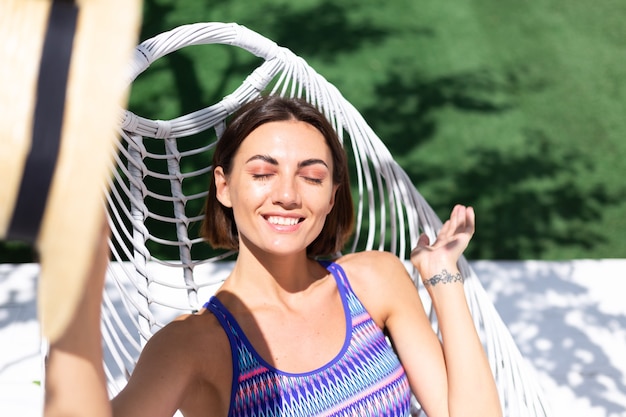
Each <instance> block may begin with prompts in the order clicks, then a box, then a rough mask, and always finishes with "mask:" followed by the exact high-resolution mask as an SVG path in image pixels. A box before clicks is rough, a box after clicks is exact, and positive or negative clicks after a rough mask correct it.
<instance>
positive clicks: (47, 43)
mask: <svg viewBox="0 0 626 417" xmlns="http://www.w3.org/2000/svg"><path fill="white" fill-rule="evenodd" d="M77 18H78V7H77V6H76V4H75V2H74V1H72V0H54V1H53V2H52V7H51V9H50V16H49V17H48V27H47V30H46V37H45V40H44V44H43V51H42V55H41V63H40V65H39V78H38V80H37V96H36V97H35V100H36V102H35V113H34V117H33V137H32V142H31V149H30V153H29V154H28V157H27V159H26V164H25V168H24V173H23V177H22V182H21V183H20V190H19V193H18V197H17V201H16V203H15V207H14V209H13V217H12V219H11V222H10V224H9V229H8V232H7V239H18V240H24V241H26V242H29V243H34V241H35V239H36V238H37V235H38V234H39V229H40V227H41V221H42V218H43V214H44V211H45V207H46V202H47V200H48V193H49V191H50V184H51V183H52V177H53V174H54V168H55V166H56V163H57V158H58V154H59V148H60V142H61V129H62V127H63V115H64V112H65V94H66V89H67V79H68V73H69V67H70V61H71V58H72V47H73V43H74V34H75V32H76V22H77Z"/></svg>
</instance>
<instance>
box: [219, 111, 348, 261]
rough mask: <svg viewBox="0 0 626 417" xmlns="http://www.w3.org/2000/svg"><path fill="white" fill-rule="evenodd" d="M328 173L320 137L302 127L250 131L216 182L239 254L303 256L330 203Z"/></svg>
mask: <svg viewBox="0 0 626 417" xmlns="http://www.w3.org/2000/svg"><path fill="white" fill-rule="evenodd" d="M332 169H333V166H332V154H331V151H330V148H329V147H328V145H327V144H326V140H325V139H324V136H323V135H322V134H321V133H320V132H319V131H318V130H317V129H315V128H314V127H313V126H311V125H309V124H307V123H305V122H300V121H295V120H290V121H281V122H270V123H266V124H263V125H261V126H259V127H258V128H257V129H255V130H254V131H252V133H250V135H249V136H248V137H247V138H246V139H245V140H244V141H243V143H242V144H241V147H240V148H239V150H238V151H237V153H236V154H235V157H234V160H233V165H232V172H231V173H230V175H229V176H228V178H224V179H223V181H220V179H219V178H218V179H217V181H218V198H219V199H220V202H222V204H224V205H226V206H229V207H232V209H233V214H234V217H235V222H236V223H237V229H238V231H239V239H240V250H242V249H244V248H245V247H248V248H251V247H255V248H258V249H261V250H263V251H266V252H268V253H277V254H278V253H280V254H287V253H296V252H304V251H306V247H307V246H308V245H309V244H310V243H311V242H312V241H313V240H314V239H315V238H316V237H317V236H318V235H319V233H320V232H321V230H322V227H323V226H324V221H325V219H326V216H327V215H328V213H329V212H330V210H331V209H332V207H333V204H334V196H335V191H336V188H337V187H336V185H334V184H333V182H332ZM218 174H219V171H218ZM218 176H221V175H218ZM220 184H221V185H220Z"/></svg>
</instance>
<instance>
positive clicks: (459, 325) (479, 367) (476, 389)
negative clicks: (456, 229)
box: [425, 267, 501, 417]
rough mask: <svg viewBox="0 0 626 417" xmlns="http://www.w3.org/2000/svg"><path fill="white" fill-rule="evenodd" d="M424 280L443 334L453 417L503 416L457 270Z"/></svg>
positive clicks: (449, 398)
mask: <svg viewBox="0 0 626 417" xmlns="http://www.w3.org/2000/svg"><path fill="white" fill-rule="evenodd" d="M427 276H428V277H429V278H427V279H425V284H426V288H427V289H428V292H429V294H430V296H431V299H432V301H433V307H434V308H435V312H436V314H437V320H438V324H439V328H440V330H441V336H442V342H443V343H442V345H443V353H444V359H445V364H446V375H447V380H448V404H449V414H450V416H451V417H456V416H464V417H469V416H480V417H485V416H500V415H501V407H500V403H499V399H498V394H497V389H496V386H495V382H494V379H493V375H492V373H491V370H490V367H489V362H488V360H487V356H486V354H485V351H484V349H483V346H482V343H481V341H480V339H479V337H478V334H477V332H476V329H475V327H474V323H473V321H472V317H471V315H470V312H469V308H468V305H467V301H466V299H465V293H464V290H463V280H462V278H461V275H460V273H459V271H458V270H457V269H456V267H451V268H450V267H449V268H447V269H445V270H444V268H442V269H440V270H439V272H438V273H434V274H433V273H431V274H430V275H427Z"/></svg>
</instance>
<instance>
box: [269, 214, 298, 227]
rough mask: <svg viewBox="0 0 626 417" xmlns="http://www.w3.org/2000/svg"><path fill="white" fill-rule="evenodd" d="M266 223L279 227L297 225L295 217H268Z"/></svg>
mask: <svg viewBox="0 0 626 417" xmlns="http://www.w3.org/2000/svg"><path fill="white" fill-rule="evenodd" d="M267 221H268V222H270V223H272V224H276V225H279V226H293V225H296V224H298V219H297V218H295V217H279V216H270V217H268V218H267Z"/></svg>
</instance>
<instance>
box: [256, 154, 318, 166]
mask: <svg viewBox="0 0 626 417" xmlns="http://www.w3.org/2000/svg"><path fill="white" fill-rule="evenodd" d="M259 160H260V161H263V162H267V163H268V164H271V165H278V161H277V160H276V158H273V157H271V156H269V155H254V156H252V157H250V158H248V160H247V161H246V163H248V162H252V161H259ZM316 164H321V165H324V166H325V167H326V168H328V164H327V163H326V162H324V161H323V160H322V159H317V158H310V159H305V160H304V161H300V162H298V168H304V167H308V166H311V165H316Z"/></svg>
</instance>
